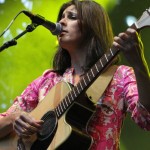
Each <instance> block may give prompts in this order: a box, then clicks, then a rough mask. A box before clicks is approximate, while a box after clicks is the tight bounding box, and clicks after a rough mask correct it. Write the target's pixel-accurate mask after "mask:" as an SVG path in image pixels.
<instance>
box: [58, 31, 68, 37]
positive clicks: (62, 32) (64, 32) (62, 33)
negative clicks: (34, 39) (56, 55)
mask: <svg viewBox="0 0 150 150" xmlns="http://www.w3.org/2000/svg"><path fill="white" fill-rule="evenodd" d="M66 33H67V31H66V30H62V31H61V33H60V35H59V36H62V35H64V34H66Z"/></svg>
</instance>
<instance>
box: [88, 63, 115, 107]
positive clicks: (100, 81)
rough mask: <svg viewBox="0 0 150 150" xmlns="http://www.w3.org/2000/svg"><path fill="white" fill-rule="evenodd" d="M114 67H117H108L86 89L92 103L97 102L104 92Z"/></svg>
mask: <svg viewBox="0 0 150 150" xmlns="http://www.w3.org/2000/svg"><path fill="white" fill-rule="evenodd" d="M116 69H117V66H116V65H112V66H110V67H108V68H107V69H106V70H105V71H104V72H103V73H102V74H101V75H100V76H99V77H98V78H97V79H96V80H95V81H94V82H93V83H92V85H91V86H90V87H89V88H88V89H87V91H86V94H87V96H88V98H89V99H90V100H91V101H92V102H93V103H94V104H97V102H98V100H99V99H100V97H101V96H102V94H103V93H104V91H105V89H106V88H107V86H108V84H109V83H110V81H111V79H112V77H113V75H114V73H115V71H116Z"/></svg>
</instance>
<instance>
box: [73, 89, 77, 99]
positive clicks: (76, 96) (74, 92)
mask: <svg viewBox="0 0 150 150" xmlns="http://www.w3.org/2000/svg"><path fill="white" fill-rule="evenodd" d="M73 93H74V95H75V97H77V95H76V92H75V91H74V89H73Z"/></svg>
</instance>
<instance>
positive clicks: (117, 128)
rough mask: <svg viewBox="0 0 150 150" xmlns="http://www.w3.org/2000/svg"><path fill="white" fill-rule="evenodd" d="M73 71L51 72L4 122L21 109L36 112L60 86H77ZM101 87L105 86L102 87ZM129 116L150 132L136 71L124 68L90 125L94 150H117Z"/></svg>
mask: <svg viewBox="0 0 150 150" xmlns="http://www.w3.org/2000/svg"><path fill="white" fill-rule="evenodd" d="M73 71H74V69H73V68H69V69H67V70H66V72H65V73H64V74H63V76H58V75H57V74H56V73H54V72H53V71H51V70H47V71H45V72H44V73H43V75H42V76H40V77H39V78H37V79H36V80H34V81H33V82H32V83H31V84H29V85H28V86H27V88H26V89H25V90H24V91H23V93H22V94H21V95H20V96H18V97H16V99H15V101H14V103H13V105H12V106H11V107H10V108H9V109H8V110H7V111H6V112H4V113H2V114H0V118H2V117H5V116H7V115H9V114H10V113H13V112H14V111H15V110H16V109H17V108H18V107H19V108H21V109H23V110H24V111H26V112H30V111H32V110H33V109H34V108H35V107H36V106H37V104H38V102H39V101H41V100H42V99H43V98H44V97H45V95H46V94H47V92H48V91H49V90H50V89H51V88H52V87H53V86H54V85H55V84H57V83H58V82H60V81H62V80H63V81H67V82H70V83H71V84H74V79H73ZM100 86H101V85H100ZM126 112H130V113H131V117H132V119H133V120H134V121H135V123H137V124H138V125H139V126H140V127H141V128H143V129H145V130H150V113H148V111H147V110H146V109H145V108H144V107H143V106H142V105H141V104H140V103H139V102H138V91H137V85H136V81H135V75H134V71H133V69H132V68H131V67H127V66H124V65H121V66H119V67H118V68H117V70H116V72H115V74H114V77H113V79H112V81H111V83H110V84H109V86H108V88H107V89H106V91H105V92H104V94H103V96H102V97H101V98H100V100H99V101H98V104H97V107H96V112H95V113H94V116H93V118H92V119H91V121H90V123H89V125H88V133H89V134H90V135H91V136H92V137H93V143H92V146H91V150H117V149H119V138H120V132H121V127H122V123H123V120H124V118H125V115H126Z"/></svg>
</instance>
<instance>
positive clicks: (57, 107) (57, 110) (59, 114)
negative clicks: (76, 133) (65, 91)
mask: <svg viewBox="0 0 150 150" xmlns="http://www.w3.org/2000/svg"><path fill="white" fill-rule="evenodd" d="M56 110H57V114H58V116H59V115H60V112H59V106H57V108H56Z"/></svg>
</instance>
